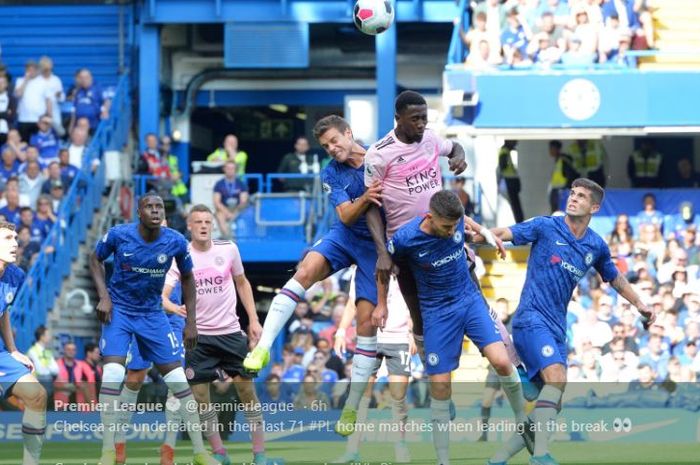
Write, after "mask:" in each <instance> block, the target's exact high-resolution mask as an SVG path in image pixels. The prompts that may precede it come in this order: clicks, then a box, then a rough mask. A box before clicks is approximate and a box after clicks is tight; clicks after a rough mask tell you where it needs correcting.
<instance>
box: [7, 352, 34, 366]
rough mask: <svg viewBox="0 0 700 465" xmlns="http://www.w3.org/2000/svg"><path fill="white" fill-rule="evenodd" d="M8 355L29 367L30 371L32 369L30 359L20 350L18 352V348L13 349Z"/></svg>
mask: <svg viewBox="0 0 700 465" xmlns="http://www.w3.org/2000/svg"><path fill="white" fill-rule="evenodd" d="M10 355H12V358H14V359H15V360H17V361H18V362H19V363H21V364H22V365H24V366H25V367H27V368H29V369H30V370H31V371H34V364H33V363H32V361H31V359H30V358H29V357H27V356H26V355H24V354H23V353H22V352H20V351H19V350H15V351H14V352H12V353H11V354H10Z"/></svg>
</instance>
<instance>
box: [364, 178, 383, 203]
mask: <svg viewBox="0 0 700 465" xmlns="http://www.w3.org/2000/svg"><path fill="white" fill-rule="evenodd" d="M362 197H364V200H365V201H367V202H369V203H373V204H374V205H376V206H378V207H381V206H382V183H381V182H380V181H374V182H373V183H372V185H371V186H369V187H368V188H367V190H366V191H365V193H364V194H362Z"/></svg>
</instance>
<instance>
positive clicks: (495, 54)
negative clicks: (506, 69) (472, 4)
mask: <svg viewBox="0 0 700 465" xmlns="http://www.w3.org/2000/svg"><path fill="white" fill-rule="evenodd" d="M461 37H462V41H463V42H464V44H465V45H466V46H467V47H468V48H469V55H468V56H467V63H470V62H471V64H474V63H473V62H474V60H476V59H471V60H470V58H469V57H471V56H472V55H475V56H477V57H479V60H478V63H477V64H481V65H483V64H486V65H497V64H500V63H501V61H502V59H501V54H500V52H501V42H500V31H498V32H496V33H494V32H493V31H488V30H487V29H486V13H485V12H483V11H480V12H479V13H477V14H476V16H475V18H474V27H473V28H472V29H470V30H469V31H468V32H466V33H465V32H464V31H463V30H462V31H461ZM482 42H486V45H484V44H482Z"/></svg>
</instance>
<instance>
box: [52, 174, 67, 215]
mask: <svg viewBox="0 0 700 465" xmlns="http://www.w3.org/2000/svg"><path fill="white" fill-rule="evenodd" d="M65 193H66V185H65V183H64V182H63V181H61V180H60V179H57V180H54V181H51V208H52V209H53V211H54V213H55V214H58V210H59V209H60V208H61V204H62V203H63V196H64V195H65Z"/></svg>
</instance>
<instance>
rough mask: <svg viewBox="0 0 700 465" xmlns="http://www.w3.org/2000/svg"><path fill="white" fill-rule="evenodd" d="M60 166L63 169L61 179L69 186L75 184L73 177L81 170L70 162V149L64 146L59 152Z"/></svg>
mask: <svg viewBox="0 0 700 465" xmlns="http://www.w3.org/2000/svg"><path fill="white" fill-rule="evenodd" d="M58 167H59V168H60V169H61V179H64V180H65V181H66V184H67V185H69V186H70V185H71V184H73V179H75V177H76V176H77V175H78V171H80V170H79V169H78V167H77V166H73V165H71V164H70V151H69V150H68V149H67V148H62V149H61V150H60V151H59V152H58Z"/></svg>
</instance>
